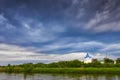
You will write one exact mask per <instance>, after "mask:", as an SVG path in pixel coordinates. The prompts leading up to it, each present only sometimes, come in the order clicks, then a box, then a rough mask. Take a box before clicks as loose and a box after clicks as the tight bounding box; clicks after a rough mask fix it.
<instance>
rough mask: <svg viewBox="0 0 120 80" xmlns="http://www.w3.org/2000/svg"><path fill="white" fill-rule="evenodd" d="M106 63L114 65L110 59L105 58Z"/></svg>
mask: <svg viewBox="0 0 120 80" xmlns="http://www.w3.org/2000/svg"><path fill="white" fill-rule="evenodd" d="M104 63H105V64H114V61H113V60H112V59H109V58H104Z"/></svg>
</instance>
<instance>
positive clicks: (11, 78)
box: [0, 73, 120, 80]
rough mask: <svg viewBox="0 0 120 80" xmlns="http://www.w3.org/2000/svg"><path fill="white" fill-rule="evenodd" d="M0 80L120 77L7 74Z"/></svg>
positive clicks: (107, 78) (113, 79) (104, 79)
mask: <svg viewBox="0 0 120 80" xmlns="http://www.w3.org/2000/svg"><path fill="white" fill-rule="evenodd" d="M0 80H120V76H119V75H66V74H29V75H28V74H6V73H0Z"/></svg>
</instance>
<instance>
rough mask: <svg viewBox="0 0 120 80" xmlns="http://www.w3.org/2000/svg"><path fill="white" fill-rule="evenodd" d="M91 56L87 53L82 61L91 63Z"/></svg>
mask: <svg viewBox="0 0 120 80" xmlns="http://www.w3.org/2000/svg"><path fill="white" fill-rule="evenodd" d="M91 62H92V57H91V56H90V55H89V54H88V53H87V54H86V55H85V57H84V63H91Z"/></svg>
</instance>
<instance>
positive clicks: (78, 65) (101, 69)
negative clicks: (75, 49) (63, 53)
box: [0, 60, 120, 74]
mask: <svg viewBox="0 0 120 80" xmlns="http://www.w3.org/2000/svg"><path fill="white" fill-rule="evenodd" d="M0 72H8V73H65V74H70V73H71V74H120V64H119V63H116V64H114V63H111V62H109V63H108V62H106V63H104V64H101V63H100V62H99V61H97V60H94V61H93V62H92V63H88V64H85V63H83V62H81V61H79V60H73V61H60V62H54V63H50V64H44V63H37V64H33V63H25V64H21V65H10V64H8V65H7V66H1V67H0Z"/></svg>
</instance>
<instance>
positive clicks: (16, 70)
mask: <svg viewBox="0 0 120 80" xmlns="http://www.w3.org/2000/svg"><path fill="white" fill-rule="evenodd" d="M0 71H1V72H9V71H10V72H14V73H61V74H120V68H33V69H24V68H14V69H12V70H9V69H6V68H0Z"/></svg>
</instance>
